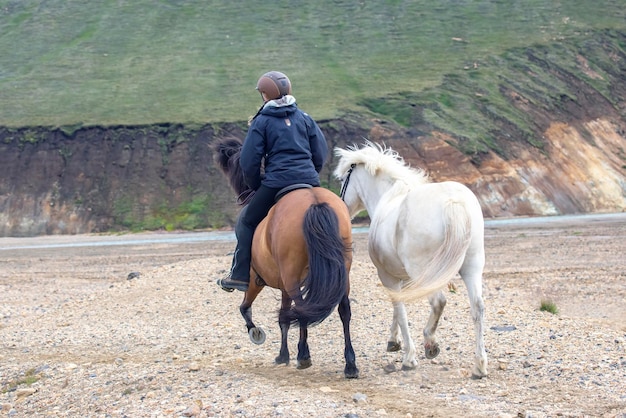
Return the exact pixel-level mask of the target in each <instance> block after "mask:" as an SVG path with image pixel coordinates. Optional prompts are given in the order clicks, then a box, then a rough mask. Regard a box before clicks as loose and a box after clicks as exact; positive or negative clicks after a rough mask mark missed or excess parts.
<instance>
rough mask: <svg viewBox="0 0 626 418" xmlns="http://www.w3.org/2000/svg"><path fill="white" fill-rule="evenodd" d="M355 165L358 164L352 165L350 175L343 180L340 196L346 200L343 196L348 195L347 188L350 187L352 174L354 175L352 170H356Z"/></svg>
mask: <svg viewBox="0 0 626 418" xmlns="http://www.w3.org/2000/svg"><path fill="white" fill-rule="evenodd" d="M354 167H356V164H352V165H351V166H350V169H349V170H348V175H347V176H346V180H345V181H344V182H343V185H342V186H341V193H339V197H341V200H344V199H343V198H344V197H345V195H346V189H347V188H348V183H349V182H350V175H352V170H354Z"/></svg>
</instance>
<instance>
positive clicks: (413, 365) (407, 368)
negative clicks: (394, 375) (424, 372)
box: [402, 363, 417, 372]
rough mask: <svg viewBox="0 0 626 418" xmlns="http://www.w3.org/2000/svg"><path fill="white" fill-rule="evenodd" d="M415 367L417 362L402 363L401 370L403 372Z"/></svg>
mask: <svg viewBox="0 0 626 418" xmlns="http://www.w3.org/2000/svg"><path fill="white" fill-rule="evenodd" d="M416 368H417V363H411V364H408V365H407V364H402V371H404V372H408V371H410V370H415V369H416Z"/></svg>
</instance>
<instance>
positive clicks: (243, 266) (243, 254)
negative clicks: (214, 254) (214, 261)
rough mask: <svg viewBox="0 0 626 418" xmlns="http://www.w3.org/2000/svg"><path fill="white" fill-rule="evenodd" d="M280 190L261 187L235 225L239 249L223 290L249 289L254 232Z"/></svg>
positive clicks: (222, 281) (224, 282) (222, 282)
mask: <svg viewBox="0 0 626 418" xmlns="http://www.w3.org/2000/svg"><path fill="white" fill-rule="evenodd" d="M279 190H280V189H273V188H269V187H265V186H261V187H259V189H258V190H257V191H256V193H255V194H254V197H253V198H252V200H250V203H249V204H248V205H247V206H246V207H245V208H244V209H243V210H242V211H241V213H240V215H239V218H237V224H236V225H235V236H236V237H237V247H236V248H235V254H234V256H233V263H232V266H231V270H230V274H229V277H227V278H225V279H223V280H221V281H220V283H219V284H220V285H221V286H222V287H223V288H227V289H237V290H244V291H245V290H247V289H248V283H249V282H250V262H251V261H252V238H253V236H254V230H255V229H256V227H257V225H258V224H259V223H260V222H261V221H262V220H263V218H265V216H266V215H267V212H269V210H270V208H271V207H272V206H273V205H274V198H275V197H276V193H278V191H279Z"/></svg>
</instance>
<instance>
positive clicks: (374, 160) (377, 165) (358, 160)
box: [334, 141, 430, 184]
mask: <svg viewBox="0 0 626 418" xmlns="http://www.w3.org/2000/svg"><path fill="white" fill-rule="evenodd" d="M335 155H336V156H338V157H339V162H338V163H337V167H336V168H335V171H334V175H335V177H337V178H338V179H342V178H343V177H344V176H345V175H346V173H347V172H348V170H349V169H350V167H351V166H352V164H356V165H362V166H364V167H365V169H366V170H367V171H368V172H369V174H370V175H372V176H379V175H381V174H382V175H387V176H389V177H390V178H391V179H393V180H400V181H403V182H405V183H408V184H415V183H428V182H430V179H429V178H428V174H426V172H425V171H424V170H422V169H419V168H411V167H410V166H409V165H407V164H405V162H404V159H403V158H402V157H401V156H400V155H399V154H398V153H397V152H396V151H394V150H393V149H391V148H388V147H386V146H381V145H379V144H376V143H373V142H371V141H366V142H365V144H364V145H363V147H362V148H359V147H358V146H356V145H352V146H349V147H347V148H346V149H341V148H335Z"/></svg>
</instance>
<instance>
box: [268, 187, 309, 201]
mask: <svg viewBox="0 0 626 418" xmlns="http://www.w3.org/2000/svg"><path fill="white" fill-rule="evenodd" d="M312 188H313V186H311V185H310V184H306V183H297V184H292V185H290V186H287V187H283V188H282V189H280V190H279V191H278V193H276V197H274V203H276V202H278V201H279V200H280V198H281V197H283V196H285V195H286V194H287V193H289V192H293V191H294V190H298V189H312Z"/></svg>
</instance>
